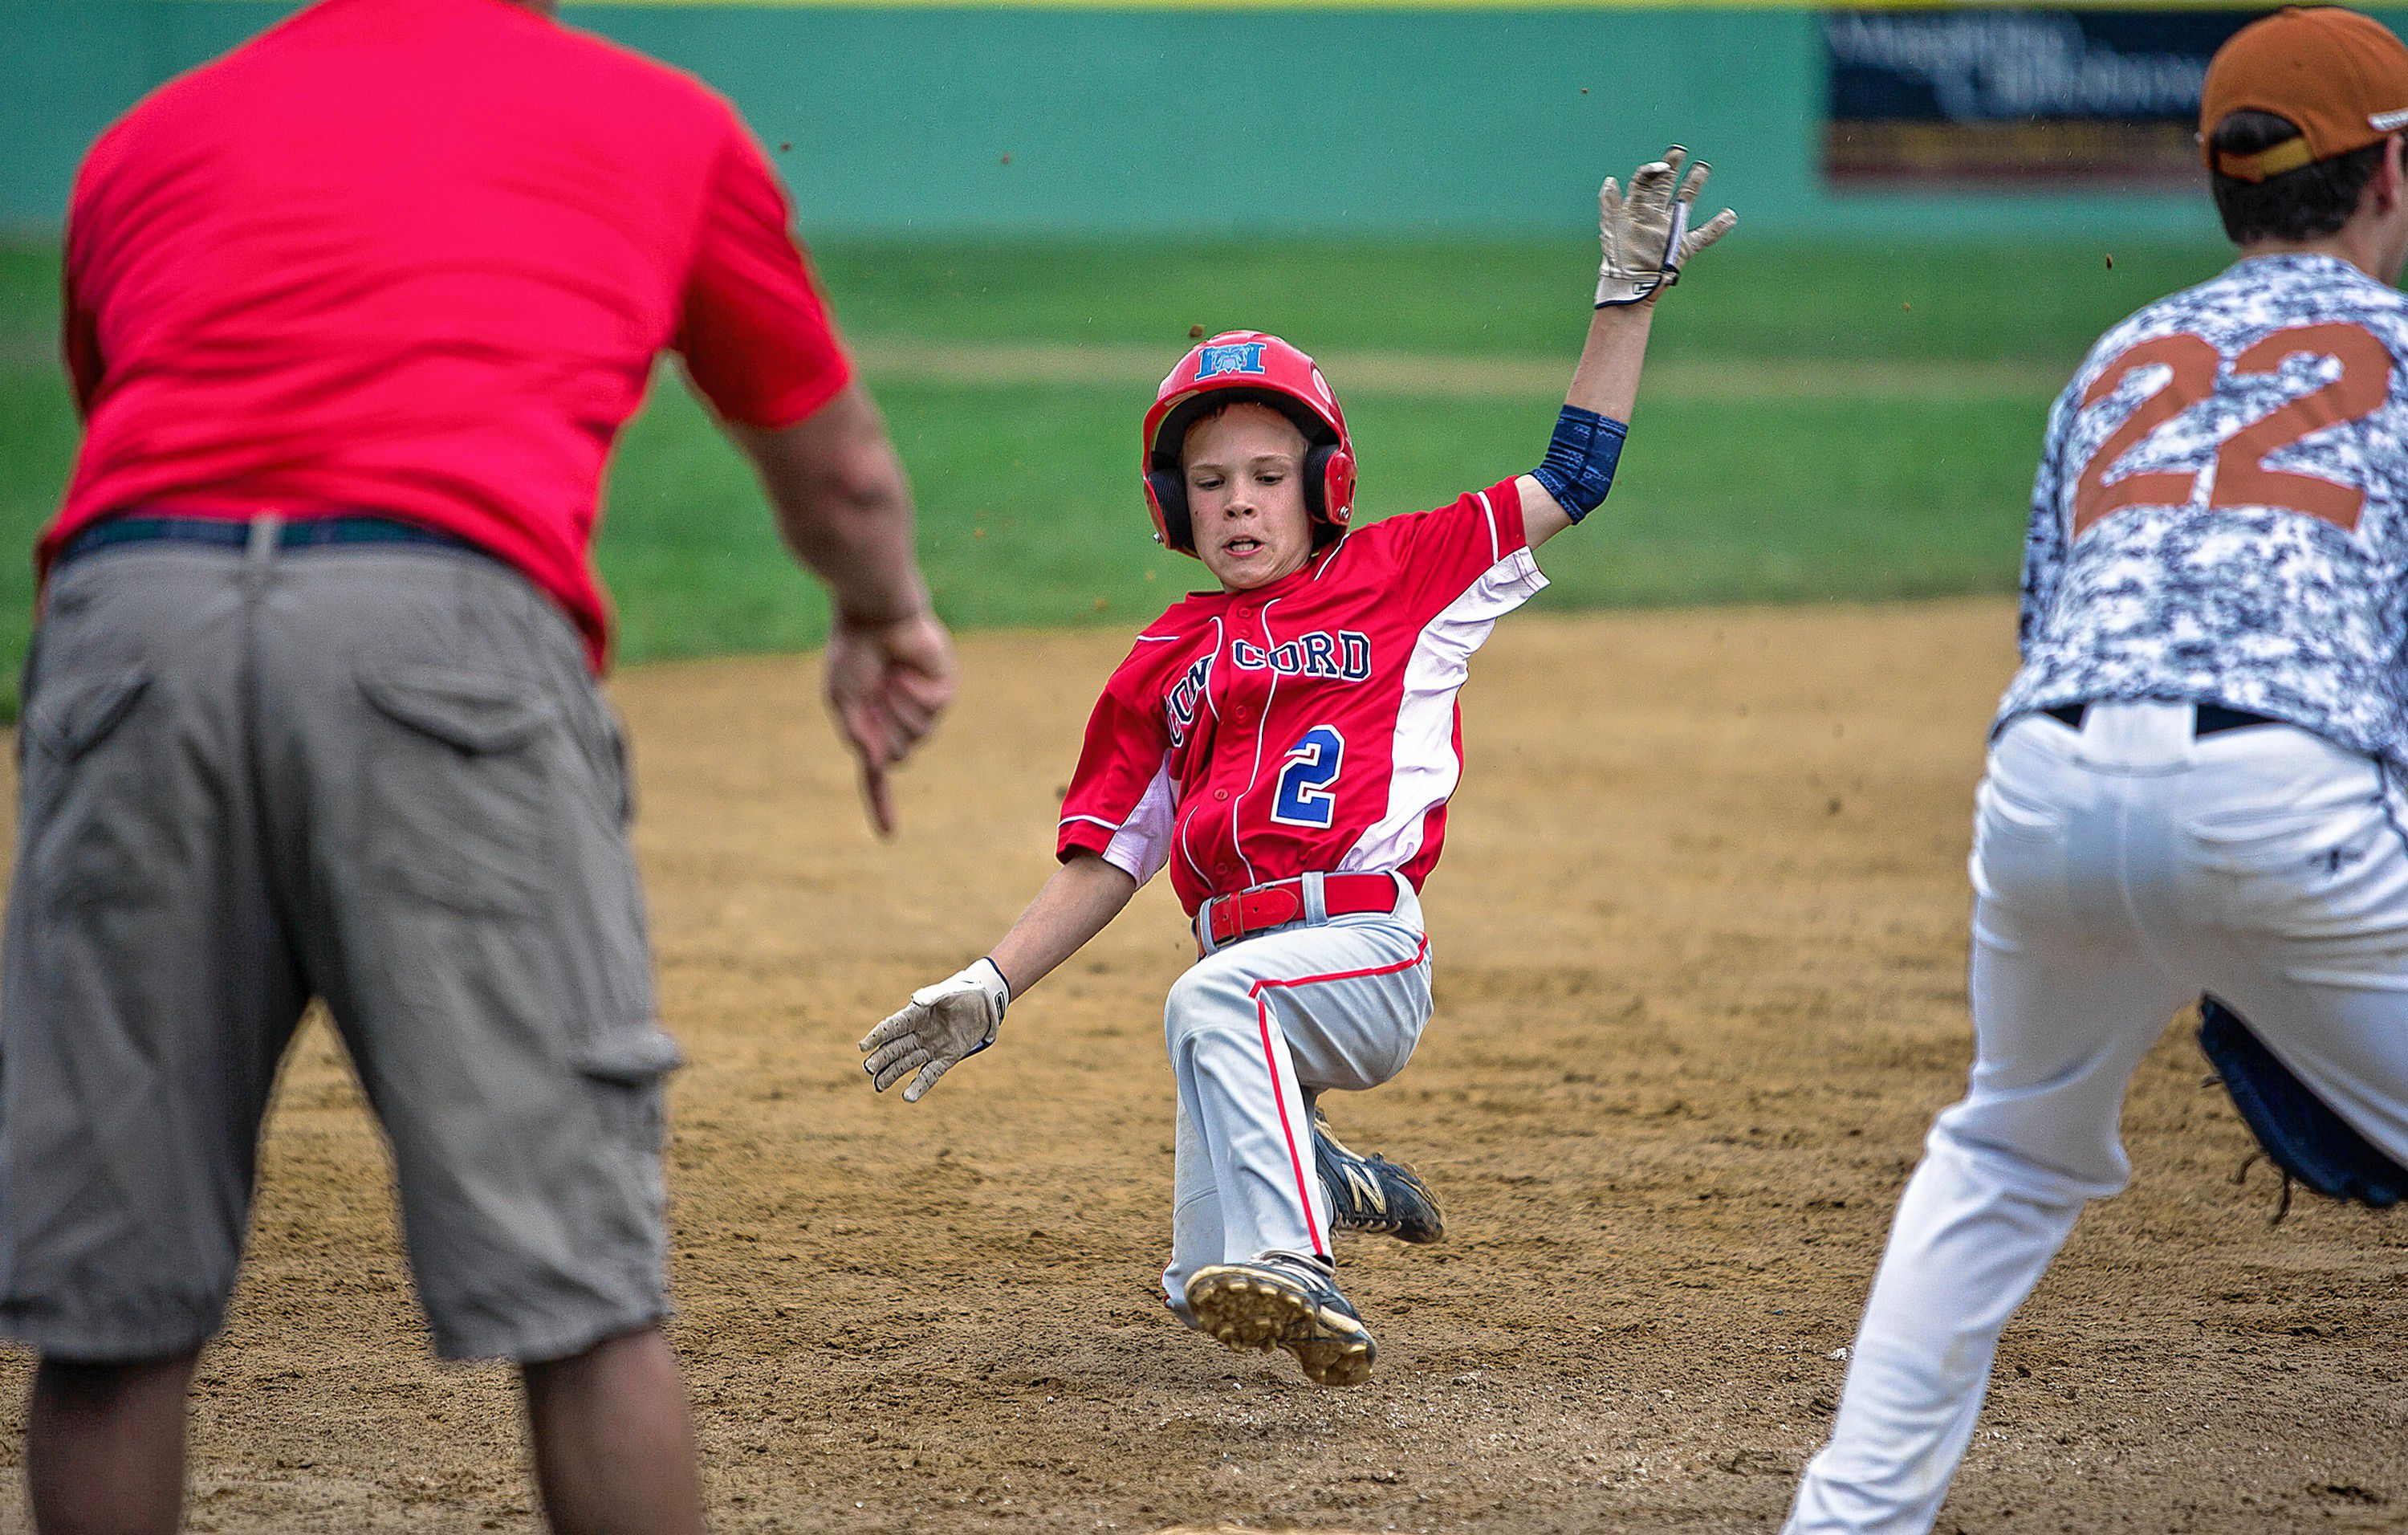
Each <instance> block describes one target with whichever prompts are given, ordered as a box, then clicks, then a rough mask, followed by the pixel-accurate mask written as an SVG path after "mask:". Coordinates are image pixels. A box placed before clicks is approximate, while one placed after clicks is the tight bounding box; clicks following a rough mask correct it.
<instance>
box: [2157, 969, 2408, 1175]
mask: <svg viewBox="0 0 2408 1535" xmlns="http://www.w3.org/2000/svg"><path fill="white" fill-rule="evenodd" d="M2199 1018H2200V1022H2199V1047H2200V1049H2201V1050H2203V1051H2205V1052H2206V1053H2207V1058H2208V1062H2209V1064H2211V1065H2212V1066H2214V1068H2215V1074H2216V1077H2217V1078H2218V1079H2219V1080H2221V1081H2222V1082H2223V1083H2224V1090H2225V1091H2226V1092H2228V1093H2229V1094H2231V1095H2232V1106H2233V1107H2234V1108H2236V1109H2238V1110H2240V1111H2241V1119H2242V1122H2243V1124H2245V1125H2247V1126H2249V1133H2250V1134H2252V1135H2254V1136H2256V1137H2257V1144H2258V1145H2260V1146H2262V1147H2264V1148H2265V1152H2266V1155H2267V1157H2268V1158H2269V1159H2270V1160H2272V1162H2273V1164H2274V1166H2275V1167H2277V1168H2279V1169H2282V1172H2283V1202H2282V1204H2281V1206H2280V1207H2279V1208H2277V1209H2276V1211H2275V1212H2274V1219H2275V1220H2277V1221H2280V1220H2281V1219H2282V1218H2283V1216H2284V1215H2285V1214H2286V1213H2287V1212H2289V1210H2290V1208H2291V1184H2292V1182H2293V1180H2297V1181H2298V1182H2300V1183H2302V1184H2306V1185H2307V1186H2308V1187H2309V1188H2311V1189H2314V1190H2315V1192H2316V1193H2318V1194H2321V1195H2324V1196H2325V1197H2326V1198H2332V1199H2355V1200H2356V1201H2358V1203H2359V1204H2362V1205H2369V1206H2372V1208H2374V1209H2376V1210H2388V1209H2390V1208H2391V1207H2392V1206H2393V1205H2396V1204H2398V1203H2399V1202H2400V1200H2401V1196H2402V1195H2403V1194H2408V1168H2402V1167H2401V1165H2400V1164H2399V1163H2397V1162H2395V1161H2393V1160H2392V1159H2391V1158H2390V1157H2388V1156H2386V1155H2384V1154H2383V1153H2382V1152H2381V1151H2380V1150H2378V1149H2377V1148H2376V1147H2375V1146H2374V1144H2373V1143H2372V1141H2370V1140H2367V1139H2366V1137H2364V1136H2362V1135H2360V1134H2358V1132H2357V1131H2356V1130H2354V1129H2352V1128H2350V1126H2348V1124H2347V1123H2345V1122H2344V1121H2343V1119H2342V1117H2341V1116H2340V1115H2339V1114H2336V1113H2334V1112H2332V1111H2331V1110H2330V1109H2329V1108H2327V1107H2325V1103H2324V1100H2323V1099H2322V1098H2319V1097H2316V1095H2315V1092H2314V1091H2313V1090H2311V1089H2310V1088H2309V1087H2308V1085H2307V1083H2303V1082H2301V1081H2300V1079H2299V1078H2297V1077H2295V1076H2293V1075H2292V1074H2291V1069H2290V1068H2289V1067H2286V1066H2285V1065H2284V1064H2283V1063H2282V1062H2281V1061H2280V1060H2279V1059H2277V1058H2276V1057H2275V1055H2274V1053H2273V1052H2272V1051H2271V1050H2269V1049H2267V1048H2266V1046H2265V1044H2264V1042H2263V1041H2261V1040H2259V1039H2258V1038H2257V1035H2256V1034H2255V1033H2254V1032H2252V1031H2251V1029H2250V1027H2249V1025H2248V1024H2247V1022H2246V1021H2244V1020H2243V1018H2242V1016H2241V1015H2240V1014H2239V1013H2237V1012H2235V1011H2232V1010H2231V1009H2230V1008H2228V1007H2226V1006H2225V1005H2224V1004H2223V1003H2221V1002H2219V1001H2217V1000H2216V999H2215V998H2214V997H2202V998H2200V1011H2199ZM2246 1170H2247V1169H2246V1168H2245V1167H2244V1168H2243V1171H2246Z"/></svg>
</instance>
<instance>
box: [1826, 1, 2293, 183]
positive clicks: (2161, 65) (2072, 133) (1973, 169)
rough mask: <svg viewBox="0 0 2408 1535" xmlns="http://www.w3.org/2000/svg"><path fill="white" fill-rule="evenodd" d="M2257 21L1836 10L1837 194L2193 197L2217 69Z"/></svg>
mask: <svg viewBox="0 0 2408 1535" xmlns="http://www.w3.org/2000/svg"><path fill="white" fill-rule="evenodd" d="M2260 14H2263V13H2261V12H2257V11H2250V10H2154V9H2153V10H2088V9H2085V10H1992V9H1980V10H1971V9H1966V10H1957V9H1950V10H1838V11H1830V12H1827V13H1826V14H1825V16H1824V19H1823V37H1824V55H1825V58H1826V60H1827V61H1828V77H1829V109H1828V117H1827V119H1826V122H1825V126H1824V136H1823V169H1824V175H1825V177H1826V179H1828V181H1829V182H1830V183H1831V184H1832V185H1833V186H1834V187H1835V188H1839V189H1842V190H1846V189H1860V190H1865V191H1875V190H1883V191H1896V190H1900V189H1913V188H1917V187H1921V188H1928V189H1930V190H1934V191H1945V190H1985V191H1997V190H2001V189H2002V188H2004V187H2012V186H2014V185H2018V184H2021V185H2028V186H2031V187H2034V188H2054V187H2063V186H2068V185H2077V184H2082V185H2091V186H2100V185H2102V184H2103V185H2125V186H2131V187H2134V188H2136V189H2137V188H2146V189H2152V190H2157V189H2163V188H2165V187H2168V186H2171V185H2186V184H2189V183H2192V182H2195V181H2196V180H2198V179H2199V178H2200V175H2201V174H2202V173H2201V171H2200V163H2199V147H2198V141H2197V137H2196V135H2197V134H2198V131H2199V97H2200V83H2201V81H2202V80H2204V79H2205V78H2206V75H2207V61H2208V59H2209V58H2210V57H2211V56H2212V55H2213V54H2214V52H2215V50H2216V49H2217V48H2218V47H2220V46H2221V45H2222V44H2223V42H2224V40H2225V39H2226V38H2227V37H2229V36H2232V34H2233V33H2235V32H2237V31H2239V30H2240V29H2241V28H2242V27H2243V26H2246V25H2247V24H2248V23H2249V22H2251V21H2253V20H2255V19H2256V18H2257V16H2258V15H2260Z"/></svg>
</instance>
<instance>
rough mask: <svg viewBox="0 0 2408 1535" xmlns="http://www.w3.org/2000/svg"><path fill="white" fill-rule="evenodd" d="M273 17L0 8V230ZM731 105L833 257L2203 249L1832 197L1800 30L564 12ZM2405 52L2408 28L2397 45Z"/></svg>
mask: <svg viewBox="0 0 2408 1535" xmlns="http://www.w3.org/2000/svg"><path fill="white" fill-rule="evenodd" d="M291 8H292V7H290V6H289V5H280V4H258V3H245V0H223V3H218V0H0V225H6V226H7V227H9V228H13V229H17V230H21V231H42V230H54V229H55V228H56V225H57V222H58V219H59V217H60V212H61V209H62V208H63V206H64V203H65V194H66V189H67V186H68V184H69V179H70V177H71V176H72V174H73V170H74V166H75V164H76V161H77V158H78V156H79V154H80V153H81V151H82V149H83V147H84V146H85V145H86V144H87V143H88V142H89V141H90V140H91V137H92V136H93V134H94V133H96V132H97V131H98V130H99V129H100V128H101V127H102V126H103V125H104V124H106V123H107V122H108V121H109V119H110V118H111V117H113V116H114V115H116V114H117V113H118V112H120V111H122V110H123V109H124V108H126V107H127V106H128V105H129V104H130V103H132V102H133V101H135V100H136V98H138V97H139V96H140V95H141V93H143V92H144V91H146V90H148V89H150V87H151V86H153V85H155V84H157V83H158V82H159V81H161V80H163V79H166V78H168V77H169V76H171V75H172V74H174V73H175V72H177V71H179V70H180V69H183V68H186V67H189V66H190V65H193V64H196V63H198V62H200V61H202V60H204V59H207V58H208V57H209V56H211V55H212V54H213V53H215V52H217V51H219V50H222V49H224V48H226V47H228V46H230V45H232V44H233V43H235V42H236V41H237V40H239V39H240V38H242V37H243V36H247V35H248V34H250V33H251V32H253V31H256V30H258V29H259V28H261V27H263V26H265V25H267V24H269V23H270V22H274V21H275V20H276V19H277V18H278V17H279V16H281V15H284V14H286V13H287V12H288V11H289V10H290V9H291ZM563 15H564V18H565V19H566V21H568V22H570V23H571V24H573V25H577V26H581V27H586V28H590V29H592V30H594V31H596V32H600V33H604V34H607V35H608V36H612V37H616V38H618V39H620V40H622V41H624V42H626V43H629V44H631V45H633V46H635V47H637V48H639V49H642V50H645V51H647V52H650V53H652V54H655V55H657V56H659V57H661V58H663V59H667V60H668V61H670V62H672V63H675V64H677V65H681V66H682V67H684V68H687V69H690V70H692V71H693V72H695V74H697V75H699V76H701V77H702V78H703V79H706V80H708V81H709V82H710V84H712V85H713V86H715V87H717V88H718V89H719V90H721V91H723V92H724V93H727V94H728V95H729V96H731V97H733V98H734V100H735V101H736V102H737V104H738V106H739V107H740V108H742V109H743V111H744V113H745V115H746V116H747V118H749V119H750V120H751V122H752V123H753V126H754V128H755V129H756V130H757V131H758V132H759V134H760V136H762V138H763V139H764V140H765V141H767V143H768V145H769V146H770V147H771V148H772V149H773V150H780V149H781V146H791V148H786V149H783V150H782V152H780V153H779V154H778V156H777V158H778V160H779V162H780V164H781V166H782V167H783V169H784V171H785V174H786V176H787V178H788V179H789V181H790V182H791V184H792V185H793V187H794V189H795V194H796V202H797V205H798V208H799V211H800V218H801V221H802V222H803V225H804V227H805V229H806V230H807V231H809V232H811V233H814V234H824V235H889V236H891V235H910V234H913V233H921V232H925V233H929V234H946V235H955V234H962V233H967V232H985V233H998V234H1032V235H1034V234H1074V235H1082V236H1095V235H1112V234H1128V235H1146V234H1162V233H1185V232H1197V233H1202V232H1210V233H1219V234H1230V233H1249V232H1256V231H1261V232H1282V233H1312V234H1349V233H1354V234H1365V235H1379V234H1388V233H1398V234H1401V233H1407V232H1413V231H1425V230H1445V231H1497V232H1500V233H1504V232H1513V233H1530V232H1541V231H1547V230H1554V229H1563V230H1573V229H1577V228H1580V227H1582V226H1583V225H1584V222H1585V220H1586V218H1587V216H1588V215H1587V207H1588V200H1589V197H1590V195H1591V194H1592V193H1593V192H1594V190H1595V188H1596V183H1597V179H1598V176H1599V175H1600V174H1601V173H1603V172H1605V171H1607V170H1611V169H1615V168H1618V167H1626V166H1627V165H1631V164H1633V163H1635V162H1636V161H1638V160H1640V159H1641V158H1643V157H1646V156H1648V155H1650V154H1652V153H1654V152H1655V151H1657V150H1658V149H1660V148H1661V147H1662V145H1663V143H1664V142H1665V141H1666V140H1667V139H1670V138H1678V139H1680V140H1681V141H1683V142H1685V143H1688V144H1690V145H1692V146H1694V147H1696V148H1697V149H1698V150H1699V151H1700V152H1701V153H1703V154H1705V155H1706V156H1707V157H1709V158H1710V159H1712V160H1713V162H1714V165H1715V175H1714V183H1715V192H1716V193H1717V194H1718V195H1719V196H1720V197H1722V198H1723V199H1725V200H1727V201H1728V202H1730V203H1731V204H1733V205H1734V206H1736V207H1738V208H1741V209H1742V212H1743V214H1744V216H1745V217H1746V218H1747V219H1748V220H1749V221H1750V222H1751V224H1752V226H1754V227H1756V228H1758V229H1761V230H1764V231H1766V232H1769V233H1795V234H1801V235H1825V234H1859V235H1863V234H1877V235H1894V236H1898V237H1960V238H1961V237H2008V236H2014V235H2021V234H2033V235H2038V234H2050V235H2064V234H2069V233H2076V232H2079V233H2083V234H2085V235H2089V234H2095V235H2096V236H2097V237H2099V238H2100V239H2101V240H2102V241H2110V242H2112V241H2114V240H2117V239H2130V238H2133V237H2152V236H2174V237H2180V236H2197V235H2206V234H2212V233H2213V227H2214V226H2213V223H2212V221H2211V217H2210V214H2209V211H2208V209H2207V208H2206V206H2205V202H2204V199H2203V198H2200V197H2198V196H2182V195H2171V194H2129V195H2082V196H2069V195H2065V194H2043V193H2033V194H2018V195H1979V196H1977V195H1966V194H1920V195H1902V194H1835V193H1833V192H1832V191H1830V190H1829V189H1828V188H1827V187H1825V186H1824V184H1823V182H1822V179H1821V175H1820V170H1819V163H1818V151H1817V145H1818V142H1819V138H1818V136H1819V134H1820V132H1821V123H1822V112H1823V102H1822V99H1821V97H1822V92H1823V89H1824V87H1823V83H1822V82H1823V75H1822V71H1821V59H1822V54H1821V52H1820V49H1821V42H1820V34H1819V32H1818V30H1817V27H1818V20H1817V15H1816V13H1815V12H1814V11H1813V10H1810V9H1801V8H1778V9H1776V8H1749V7H1710V8H1676V7H1640V8H1629V7H1585V8H1550V9H1519V8H1507V7H1494V6H1478V7H1411V8H1382V7H1367V6H1351V5H1350V6H1345V7H1319V8H1296V9H1288V8H1269V7H1257V6H1251V5H1244V6H1221V7H1204V6H1198V7H1180V6H1156V7H1128V8H1119V7H1103V6H1086V5H1079V6H1060V7H1029V6H1013V5H996V4H987V5H968V6H957V7H923V6H910V5H874V6H854V7H847V6H834V5H827V6H823V5H806V6H794V5H760V4H754V5H733V6H714V5H707V4H704V5H696V4H684V5H666V6H642V5H578V4H574V3H571V4H569V5H568V6H566V7H565V9H564V12H563ZM2386 19H2387V20H2390V21H2391V22H2393V24H2394V25H2400V24H2401V22H2403V21H2408V16H2403V15H2401V14H2399V13H2393V14H2390V15H2388V16H2387V17H2386Z"/></svg>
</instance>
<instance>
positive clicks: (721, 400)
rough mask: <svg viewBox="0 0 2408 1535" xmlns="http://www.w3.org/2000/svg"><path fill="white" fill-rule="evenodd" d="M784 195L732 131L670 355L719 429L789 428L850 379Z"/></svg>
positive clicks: (757, 154) (756, 152) (744, 138)
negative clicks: (679, 357)
mask: <svg viewBox="0 0 2408 1535" xmlns="http://www.w3.org/2000/svg"><path fill="white" fill-rule="evenodd" d="M791 217H792V209H791V208H789V206H788V204H787V201H786V194H785V191H784V189H782V188H781V187H780V186H779V184H778V179H777V177H776V176H775V175H774V174H773V173H772V172H771V171H770V169H769V165H768V162H767V160H766V159H764V158H763V157H762V154H761V151H760V148H759V146H758V145H756V144H754V143H753V138H752V136H751V135H749V134H747V133H746V132H744V131H743V129H742V127H741V126H740V125H737V124H732V123H731V125H730V128H729V132H728V136H727V140H726V142H725V143H724V145H723V146H722V148H721V150H720V152H719V157H718V162H717V165H716V166H715V168H714V170H713V172H712V184H711V188H710V195H709V197H708V199H707V200H706V202H705V204H704V208H703V215H702V230H701V234H700V237H699V238H698V240H697V241H696V244H695V258H694V265H693V267H692V269H691V271H690V272H689V274H688V276H687V279H686V285H685V293H684V295H683V302H682V306H681V314H680V317H679V323H678V334H677V340H676V346H677V350H678V351H681V352H682V353H683V354H684V356H685V362H686V371H687V372H688V373H689V374H690V375H691V376H692V377H693V379H694V383H695V388H696V389H698V390H700V391H701V393H702V395H703V397H704V398H706V399H708V400H709V401H710V403H711V406H712V408H713V409H716V410H717V411H718V412H719V413H720V415H722V416H723V417H724V418H725V419H727V420H729V421H732V422H738V423H742V424H744V425H747V426H758V427H763V428H770V429H774V428H777V427H781V426H791V425H793V424H794V423H796V422H798V421H801V420H802V419H803V418H804V417H806V416H809V415H810V413H811V412H812V411H814V410H817V409H819V408H820V407H821V406H823V405H825V404H826V403H827V402H828V400H829V399H831V398H832V397H834V395H836V393H837V391H839V390H840V389H842V388H843V387H844V386H845V385H846V384H847V383H848V382H850V381H851V380H852V377H853V365H852V364H851V362H850V361H848V360H847V358H846V356H845V353H844V347H843V343H842V342H841V341H839V338H838V337H837V333H836V323H835V321H834V320H833V319H832V318H831V317H830V316H829V314H828V308H827V303H826V300H825V299H824V298H823V297H822V296H821V294H820V291H819V288H818V285H817V284H816V283H815V282H813V280H812V279H811V272H810V265H809V263H808V262H807V261H806V259H805V257H804V255H803V251H802V248H801V247H800V246H798V245H796V243H795V237H794V236H793V235H792V233H790V231H789V222H790V220H791Z"/></svg>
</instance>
